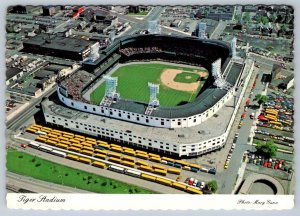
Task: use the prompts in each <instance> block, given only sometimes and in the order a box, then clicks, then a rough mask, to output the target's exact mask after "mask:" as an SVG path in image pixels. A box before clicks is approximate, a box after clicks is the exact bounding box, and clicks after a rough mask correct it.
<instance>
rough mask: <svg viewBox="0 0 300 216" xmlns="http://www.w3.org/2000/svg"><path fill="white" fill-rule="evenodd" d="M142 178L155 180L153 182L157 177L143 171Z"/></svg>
mask: <svg viewBox="0 0 300 216" xmlns="http://www.w3.org/2000/svg"><path fill="white" fill-rule="evenodd" d="M141 178H142V179H146V180H148V181H153V182H155V179H156V177H155V176H152V175H148V174H145V173H142V174H141Z"/></svg>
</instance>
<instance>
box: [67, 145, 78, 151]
mask: <svg viewBox="0 0 300 216" xmlns="http://www.w3.org/2000/svg"><path fill="white" fill-rule="evenodd" d="M68 150H69V151H74V152H80V148H76V147H73V146H71V147H69V148H68Z"/></svg>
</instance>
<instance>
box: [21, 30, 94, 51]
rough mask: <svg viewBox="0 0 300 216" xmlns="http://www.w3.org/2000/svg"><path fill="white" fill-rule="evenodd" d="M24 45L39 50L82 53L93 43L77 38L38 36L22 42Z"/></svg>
mask: <svg viewBox="0 0 300 216" xmlns="http://www.w3.org/2000/svg"><path fill="white" fill-rule="evenodd" d="M24 44H27V45H35V46H40V47H41V48H43V47H44V48H48V49H56V50H61V51H69V52H78V53H79V52H83V51H84V50H85V49H86V48H87V47H88V46H89V45H92V44H93V42H91V41H86V40H82V39H77V38H67V37H62V36H56V35H50V34H38V35H36V36H35V37H32V38H31V39H29V40H27V41H24Z"/></svg>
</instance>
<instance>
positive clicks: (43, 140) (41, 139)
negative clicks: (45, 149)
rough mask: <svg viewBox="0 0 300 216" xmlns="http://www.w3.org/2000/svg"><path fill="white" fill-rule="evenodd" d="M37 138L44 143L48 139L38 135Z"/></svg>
mask: <svg viewBox="0 0 300 216" xmlns="http://www.w3.org/2000/svg"><path fill="white" fill-rule="evenodd" d="M35 140H36V141H39V142H43V143H44V142H46V141H47V139H45V138H41V137H37V138H35Z"/></svg>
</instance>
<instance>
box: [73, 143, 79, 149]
mask: <svg viewBox="0 0 300 216" xmlns="http://www.w3.org/2000/svg"><path fill="white" fill-rule="evenodd" d="M71 146H72V147H75V148H79V149H82V145H80V144H73V143H71Z"/></svg>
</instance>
